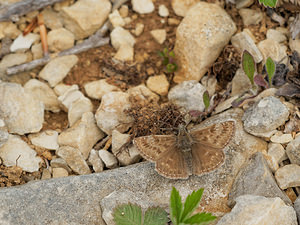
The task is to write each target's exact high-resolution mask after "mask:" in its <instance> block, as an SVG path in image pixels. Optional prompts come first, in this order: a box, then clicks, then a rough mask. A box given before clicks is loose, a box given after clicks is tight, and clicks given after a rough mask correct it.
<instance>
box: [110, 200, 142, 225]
mask: <svg viewBox="0 0 300 225" xmlns="http://www.w3.org/2000/svg"><path fill="white" fill-rule="evenodd" d="M113 217H114V221H115V223H116V225H142V209H141V207H140V206H137V205H132V204H123V205H119V206H117V207H116V208H115V210H114V213H113Z"/></svg>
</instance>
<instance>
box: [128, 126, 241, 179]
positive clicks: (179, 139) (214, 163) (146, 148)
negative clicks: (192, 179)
mask: <svg viewBox="0 0 300 225" xmlns="http://www.w3.org/2000/svg"><path fill="white" fill-rule="evenodd" d="M234 130H235V125H234V122H233V121H226V122H223V123H217V124H214V125H211V126H209V127H206V128H203V129H191V130H187V129H186V128H185V127H184V126H180V127H179V134H178V136H176V135H149V136H143V137H138V138H135V139H134V140H133V142H134V144H135V145H136V146H137V148H138V149H139V151H140V153H141V155H142V156H143V157H144V158H145V159H147V160H149V161H151V162H155V170H156V171H157V172H158V173H159V174H161V175H162V176H164V177H167V178H171V179H187V178H188V177H189V176H190V175H192V174H195V175H202V174H204V173H208V172H211V171H213V170H215V169H217V168H218V167H220V166H221V165H222V164H223V163H224V161H225V154H224V150H223V149H224V147H225V146H226V145H227V144H228V143H229V141H230V140H231V138H232V136H233V134H234Z"/></svg>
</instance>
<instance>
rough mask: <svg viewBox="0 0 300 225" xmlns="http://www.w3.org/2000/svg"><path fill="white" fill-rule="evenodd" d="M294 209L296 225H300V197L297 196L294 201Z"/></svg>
mask: <svg viewBox="0 0 300 225" xmlns="http://www.w3.org/2000/svg"><path fill="white" fill-rule="evenodd" d="M294 209H295V211H296V214H297V218H298V223H300V197H299V196H298V198H297V199H296V201H295V202H294Z"/></svg>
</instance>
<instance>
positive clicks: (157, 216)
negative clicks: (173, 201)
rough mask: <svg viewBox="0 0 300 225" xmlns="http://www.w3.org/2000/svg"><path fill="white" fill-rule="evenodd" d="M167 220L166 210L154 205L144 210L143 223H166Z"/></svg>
mask: <svg viewBox="0 0 300 225" xmlns="http://www.w3.org/2000/svg"><path fill="white" fill-rule="evenodd" d="M167 222H168V214H167V212H166V211H165V210H164V209H162V208H160V207H155V208H149V209H148V210H147V211H146V213H145V218H144V223H143V225H154V224H155V225H166V223H167Z"/></svg>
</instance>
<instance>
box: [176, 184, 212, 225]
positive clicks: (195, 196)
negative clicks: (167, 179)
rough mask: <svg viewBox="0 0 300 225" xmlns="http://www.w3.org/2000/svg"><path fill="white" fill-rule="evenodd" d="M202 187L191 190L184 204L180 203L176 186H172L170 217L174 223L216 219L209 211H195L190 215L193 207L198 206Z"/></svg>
mask: <svg viewBox="0 0 300 225" xmlns="http://www.w3.org/2000/svg"><path fill="white" fill-rule="evenodd" d="M203 190H204V189H203V188H201V189H199V190H198V191H193V192H192V194H190V195H188V196H187V198H186V200H185V202H184V205H182V203H181V196H180V195H179V192H178V191H177V190H176V188H174V187H173V189H172V192H171V197H170V217H171V220H172V222H173V224H174V225H183V224H198V225H199V224H201V225H204V224H207V223H208V222H211V221H213V220H215V219H216V217H215V216H213V215H211V213H205V212H203V213H197V214H194V215H192V213H193V212H194V211H195V209H196V208H197V207H198V206H199V203H200V200H201V197H202V194H203Z"/></svg>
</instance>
